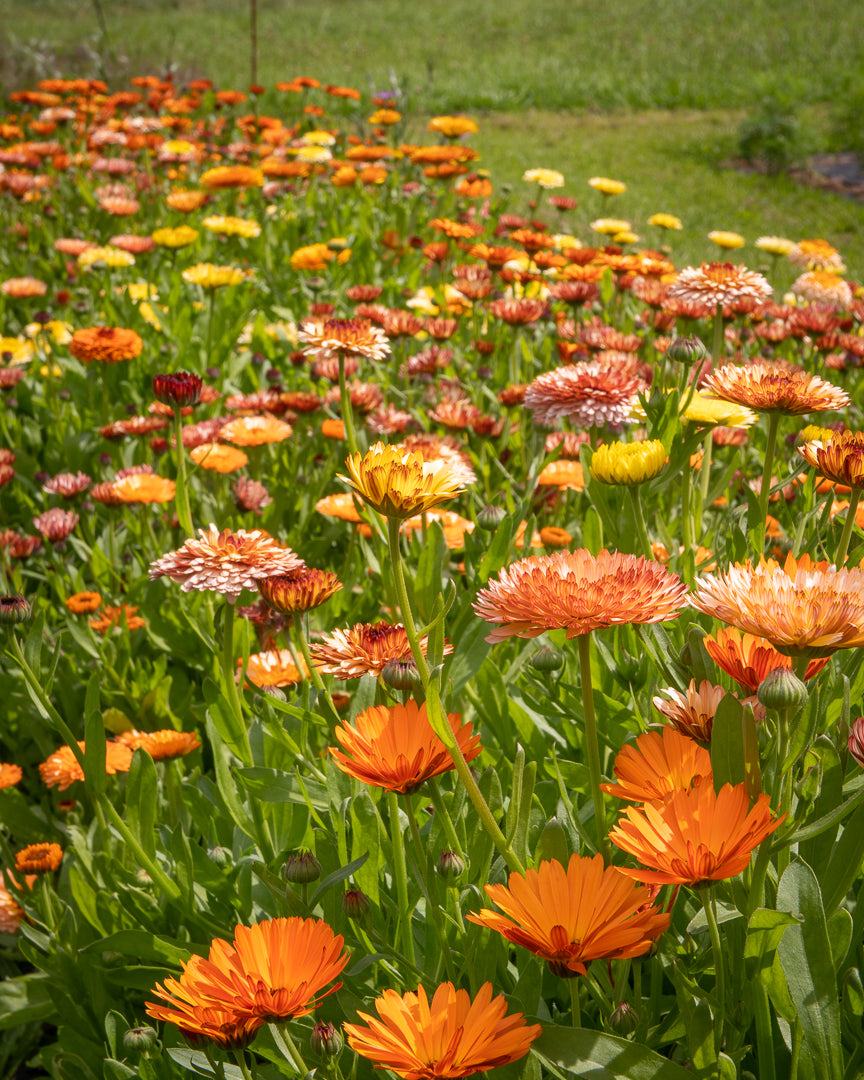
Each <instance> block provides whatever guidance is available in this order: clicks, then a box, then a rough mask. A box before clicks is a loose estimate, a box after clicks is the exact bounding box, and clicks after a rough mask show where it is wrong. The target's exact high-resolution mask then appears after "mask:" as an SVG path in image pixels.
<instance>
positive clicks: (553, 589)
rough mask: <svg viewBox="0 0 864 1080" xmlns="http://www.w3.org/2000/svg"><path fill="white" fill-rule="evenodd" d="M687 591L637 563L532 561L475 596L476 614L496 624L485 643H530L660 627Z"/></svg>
mask: <svg viewBox="0 0 864 1080" xmlns="http://www.w3.org/2000/svg"><path fill="white" fill-rule="evenodd" d="M686 596H687V586H686V585H685V584H684V583H683V582H682V581H681V579H680V578H679V577H677V576H676V575H675V574H672V573H671V572H670V571H668V570H667V569H666V568H665V567H664V566H661V565H660V564H659V563H656V562H649V561H648V560H647V559H644V558H643V557H642V556H641V555H640V556H637V555H628V554H624V553H622V552H619V551H614V552H609V551H606V550H605V549H603V550H601V551H600V552H598V554H597V555H596V556H594V555H592V554H591V552H590V551H588V550H586V549H585V548H580V549H578V550H577V551H559V552H555V554H553V555H540V556H531V557H530V558H527V559H522V560H521V561H520V562H517V563H513V564H512V565H511V566H509V567H505V569H503V570H502V571H501V572H500V574H499V575H498V580H497V581H491V582H490V583H489V584H488V585H487V587H486V588H485V589H481V590H480V592H479V593H478V594H477V599H476V600H475V601H474V611H475V612H476V613H477V614H478V615H479V616H480V618H481V619H485V620H486V622H490V623H496V624H497V625H496V627H495V629H494V630H493V631H492V633H491V634H490V635H489V636H488V637H487V638H486V640H487V641H490V642H493V643H495V642H497V641H504V640H505V639H506V638H509V637H522V638H533V637H539V635H540V634H542V633H545V632H546V631H547V630H566V631H567V637H568V638H573V637H579V636H580V635H582V634H589V633H590V632H591V631H592V630H597V629H599V628H601V627H607V626H618V625H621V624H625V623H653V622H665V621H666V620H667V619H674V618H676V617H677V616H678V614H679V612H680V610H681V608H682V607H683V606H684V603H685V601H686Z"/></svg>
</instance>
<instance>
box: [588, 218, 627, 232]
mask: <svg viewBox="0 0 864 1080" xmlns="http://www.w3.org/2000/svg"><path fill="white" fill-rule="evenodd" d="M591 228H592V229H593V230H594V232H599V233H605V234H606V235H607V236H614V235H615V234H616V233H622V232H629V231H630V229H631V225H630V222H629V221H623V220H621V219H620V218H597V220H596V221H592V222H591Z"/></svg>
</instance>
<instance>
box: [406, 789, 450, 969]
mask: <svg viewBox="0 0 864 1080" xmlns="http://www.w3.org/2000/svg"><path fill="white" fill-rule="evenodd" d="M402 798H403V801H404V804H405V813H406V815H407V817H408V827H409V828H410V830H411V839H412V841H413V843H414V852H415V855H416V857H417V866H418V869H419V871H420V876H421V878H422V881H423V891H424V893H425V900H426V907H427V912H428V914H429V915H431V916H432V922H433V923H434V924H435V932H436V934H437V935H438V945H439V948H440V949H441V956H442V958H443V960H444V969H445V971H446V973H447V978H448V979H449V980H450V981H451V982H454V981H455V978H456V973H455V972H454V970H453V961H452V959H451V957H450V944H449V942H448V941H447V935H446V934H445V932H444V925H443V923H442V922H441V911H440V907H439V905H438V902H437V900H436V898H435V896H433V893H434V892H435V891H436V889H435V882H434V881H432V880H431V876H430V874H429V860H428V858H427V856H426V851H425V850H424V848H423V841H422V840H421V838H420V829H419V828H418V826H417V817H416V815H415V814H414V804H413V802H412V801H411V796H410V795H408V794H405V795H403V796H402Z"/></svg>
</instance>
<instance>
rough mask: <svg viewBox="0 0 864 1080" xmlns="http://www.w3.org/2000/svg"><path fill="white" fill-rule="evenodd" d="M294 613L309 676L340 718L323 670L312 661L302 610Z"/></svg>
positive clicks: (295, 634)
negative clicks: (323, 676)
mask: <svg viewBox="0 0 864 1080" xmlns="http://www.w3.org/2000/svg"><path fill="white" fill-rule="evenodd" d="M292 615H293V617H294V637H295V638H296V641H297V645H298V646H299V648H300V652H301V653H302V654H303V659H304V660H305V661H306V667H307V668H308V670H309V678H310V679H311V680H312V685H313V686H314V687H315V689H316V690H317V691H318V693H319V694H320V695H321V696H322V697H323V698H324V700H325V701H326V702H327V704H328V705H329V706H330V711H331V712H332V714H333V716H334V718H335V719H336V720H338V719H339V712H338V710H337V709H336V706H335V705H334V703H333V695H332V694H331V693H330V691H329V690H328V689H327V687H326V686H325V685H324V680H323V679H322V678H321V672H320V671H319V670H318V668H317V667H315V664H314V663H313V661H312V654H311V653H310V652H309V644H308V642H307V641H306V634H305V632H304V629H303V620H302V617H301V615H300V612H299V611H295V612H292Z"/></svg>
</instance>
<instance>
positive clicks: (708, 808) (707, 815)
mask: <svg viewBox="0 0 864 1080" xmlns="http://www.w3.org/2000/svg"><path fill="white" fill-rule="evenodd" d="M783 820H784V818H772V817H771V808H770V806H769V801H768V796H767V795H764V794H763V795H760V796H759V797H758V798H757V800H756V803H755V805H754V806H753V807H752V809H751V807H750V797H749V795H748V794H747V787H746V785H745V784H735V785H734V786H733V785H732V784H724V785H723V787H722V788H721V789H720V791H719V793H717V792H715V791H714V786H713V784H710V783H702V784H696V785H695V786H694V787H692V788H690V789H689V790H688V791H676V792H674V793H673V794H672V795H669V796H667V798H666V799H664V800H663V801H662V802H652V803H646V804H645V805H644V806H639V807H633V806H631V807H628V808H627V809H626V810H625V811H624V813H623V815H622V817H621V818H619V819H618V824H617V825H616V826H615V827H614V828H613V829H611V830H610V832H609V839H610V840H611V841H612V843H613V844H616V845H617V846H618V847H619V848H621V850H622V851H626V852H629V854H631V855H635V857H636V858H637V859H638V860H639V862H641V863H644V865H645V866H646V867H648V868H649V869H645V870H643V869H638V870H631V869H624V868H622V869H621V873H622V874H626V875H627V876H628V877H631V878H635V880H636V881H645V882H656V883H657V884H660V885H689V886H691V887H696V886H699V885H704V884H707V883H708V882H710V881H723V880H725V879H726V878H731V877H735V876H736V875H738V874H740V873H741V872H742V871H743V870H745V869H746V868H747V866H748V865H749V864H750V855H751V853H752V852H753V849H754V848H756V847H758V846H759V844H761V843H762V841H763V840H764V839H765V837H766V836H770V834H771V833H772V832H774V830H775V829H776V828H777V827H778V826H779V825H780V824H781V823H782V821H783Z"/></svg>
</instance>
